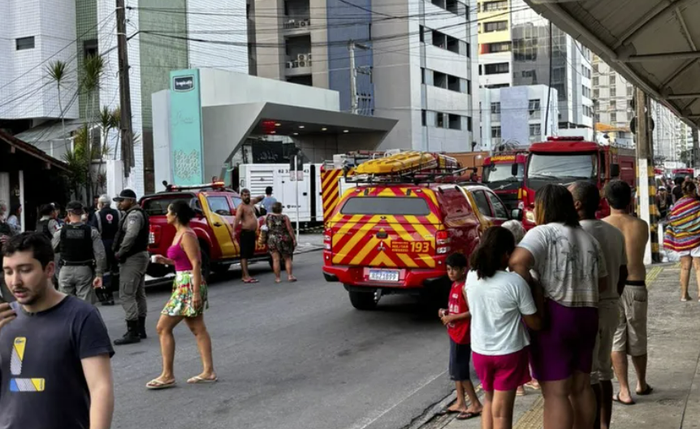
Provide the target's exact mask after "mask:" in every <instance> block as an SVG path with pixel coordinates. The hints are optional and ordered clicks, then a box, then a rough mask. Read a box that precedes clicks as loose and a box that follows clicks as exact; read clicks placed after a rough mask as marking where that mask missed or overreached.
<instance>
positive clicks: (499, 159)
mask: <svg viewBox="0 0 700 429" xmlns="http://www.w3.org/2000/svg"><path fill="white" fill-rule="evenodd" d="M491 162H515V155H499V156H492V157H491Z"/></svg>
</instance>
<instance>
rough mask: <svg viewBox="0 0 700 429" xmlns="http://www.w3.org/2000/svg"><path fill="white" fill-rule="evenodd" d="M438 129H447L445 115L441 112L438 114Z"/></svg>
mask: <svg viewBox="0 0 700 429" xmlns="http://www.w3.org/2000/svg"><path fill="white" fill-rule="evenodd" d="M436 116H437V121H436V122H437V127H438V128H445V114H444V113H441V112H437V115H436Z"/></svg>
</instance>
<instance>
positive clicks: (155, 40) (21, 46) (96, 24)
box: [0, 0, 248, 195]
mask: <svg viewBox="0 0 700 429" xmlns="http://www.w3.org/2000/svg"><path fill="white" fill-rule="evenodd" d="M126 6H127V10H126V18H127V35H128V37H129V42H128V53H129V65H130V73H129V77H130V81H131V104H132V106H131V107H132V122H133V129H134V135H135V136H137V139H136V142H135V148H134V158H135V159H134V161H135V166H134V168H133V170H132V171H131V173H130V175H129V180H128V182H127V183H126V185H127V186H130V187H132V188H134V189H135V190H136V191H137V193H138V194H139V195H141V194H143V193H144V192H152V191H154V190H155V188H154V183H153V162H154V160H153V133H152V129H153V126H152V111H151V94H153V93H154V92H157V91H160V90H163V89H166V88H168V87H169V73H170V71H171V70H177V69H186V68H190V67H192V68H194V67H216V68H224V69H229V70H235V71H244V72H247V71H248V54H247V47H246V45H247V29H246V24H247V22H246V18H245V10H246V3H245V0H139V1H137V0H126ZM211 11H219V12H220V13H218V14H212V13H211ZM0 12H2V13H3V16H4V17H6V22H9V24H10V25H6V26H3V27H2V28H0V37H2V39H0V55H2V57H3V58H8V59H10V60H9V61H3V62H2V64H0V127H3V128H6V129H9V130H10V131H11V132H13V133H19V134H18V137H20V138H23V139H24V140H25V141H27V142H29V143H32V144H34V145H35V146H37V147H39V148H40V149H42V150H44V151H46V152H47V153H49V154H50V155H52V156H54V157H56V158H58V159H61V158H62V157H63V154H64V153H65V151H66V149H67V146H66V144H65V136H64V135H63V134H62V126H61V124H60V121H59V119H60V118H61V116H63V117H64V118H66V119H67V127H66V131H67V133H69V134H70V132H72V131H74V130H76V129H77V128H79V127H81V126H82V124H83V123H85V122H86V121H87V122H94V118H95V117H96V116H97V111H98V110H100V109H102V108H103V107H106V108H108V109H115V108H117V107H118V106H119V100H120V98H119V77H118V57H117V49H116V47H117V32H116V13H115V3H114V1H113V0H97V1H95V0H92V1H88V0H71V1H67V0H56V1H51V2H39V0H24V1H18V0H10V1H7V2H3V3H2V4H0ZM194 39H197V40H194ZM89 55H100V56H102V58H103V60H104V69H103V73H102V76H101V78H100V88H99V91H98V92H97V93H95V94H94V95H93V94H87V93H86V92H85V91H84V90H82V89H81V88H80V84H79V83H80V82H81V81H82V78H83V76H82V74H81V70H82V69H81V68H82V64H83V62H84V60H85V59H86V58H87V57H88V56H89ZM55 60H60V61H63V62H66V63H67V68H66V71H67V73H66V78H65V84H64V85H63V87H62V88H61V103H60V104H61V107H62V108H63V115H62V114H61V108H60V107H59V102H58V89H57V87H56V85H55V83H53V82H52V81H51V79H50V78H49V77H48V76H47V71H46V67H47V65H48V64H49V63H50V62H52V61H55ZM117 140H118V139H117V136H116V133H112V139H111V140H110V141H109V142H108V144H109V145H110V147H111V148H112V152H113V153H112V154H111V155H112V157H116V159H119V158H120V155H121V153H120V149H119V146H118V144H119V143H118V141H117Z"/></svg>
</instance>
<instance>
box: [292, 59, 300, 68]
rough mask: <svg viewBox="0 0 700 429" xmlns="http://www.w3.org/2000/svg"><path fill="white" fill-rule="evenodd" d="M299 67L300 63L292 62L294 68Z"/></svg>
mask: <svg viewBox="0 0 700 429" xmlns="http://www.w3.org/2000/svg"><path fill="white" fill-rule="evenodd" d="M298 67H299V61H292V68H293V69H295V68H298Z"/></svg>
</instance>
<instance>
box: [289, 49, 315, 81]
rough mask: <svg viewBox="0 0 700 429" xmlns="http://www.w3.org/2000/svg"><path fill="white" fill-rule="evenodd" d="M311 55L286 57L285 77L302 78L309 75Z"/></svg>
mask: <svg viewBox="0 0 700 429" xmlns="http://www.w3.org/2000/svg"><path fill="white" fill-rule="evenodd" d="M311 62H312V57H311V53H310V52H309V53H306V54H297V56H296V57H295V58H292V57H287V62H286V64H285V72H284V74H285V76H287V77H292V76H303V75H307V74H311Z"/></svg>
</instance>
